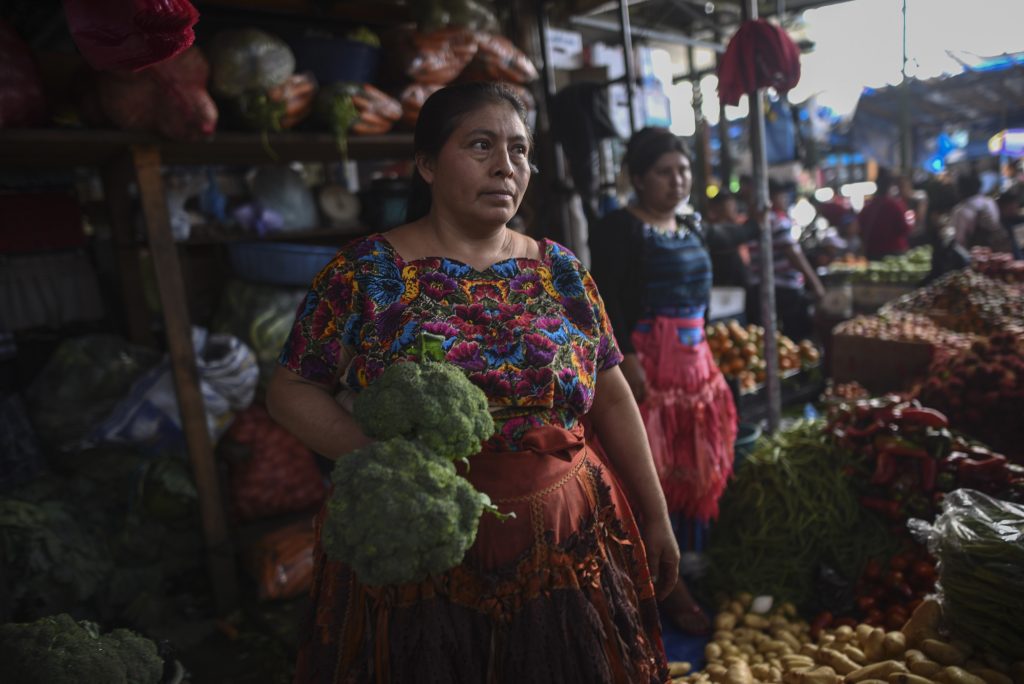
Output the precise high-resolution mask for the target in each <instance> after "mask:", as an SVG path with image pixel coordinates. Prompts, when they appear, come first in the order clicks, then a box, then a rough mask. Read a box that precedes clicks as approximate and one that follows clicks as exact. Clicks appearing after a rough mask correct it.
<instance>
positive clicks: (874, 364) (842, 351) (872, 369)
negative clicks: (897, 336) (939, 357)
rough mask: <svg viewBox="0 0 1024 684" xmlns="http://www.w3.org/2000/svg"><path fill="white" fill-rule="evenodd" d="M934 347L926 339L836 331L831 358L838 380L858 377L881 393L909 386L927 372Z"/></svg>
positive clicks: (848, 380)
mask: <svg viewBox="0 0 1024 684" xmlns="http://www.w3.org/2000/svg"><path fill="white" fill-rule="evenodd" d="M934 355H935V347H934V346H933V345H931V344H929V343H927V342H897V341H893V340H879V339H875V338H873V337H860V336H858V335H842V334H838V335H833V336H832V356H831V359H830V360H829V367H830V368H831V375H832V379H833V380H834V381H835V382H837V383H838V382H852V381H857V382H859V383H860V384H861V385H863V386H864V387H866V388H867V389H868V390H869V391H871V392H873V393H875V394H882V393H885V392H889V391H898V390H904V389H907V388H908V387H909V386H910V385H911V384H913V382H914V381H915V380H917V379H920V378H922V377H924V376H925V375H926V374H927V373H928V367H929V365H930V364H931V362H932V357H933V356H934Z"/></svg>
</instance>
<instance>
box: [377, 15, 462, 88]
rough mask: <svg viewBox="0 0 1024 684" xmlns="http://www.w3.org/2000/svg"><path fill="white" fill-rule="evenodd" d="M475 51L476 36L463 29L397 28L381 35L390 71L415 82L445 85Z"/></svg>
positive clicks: (460, 70)
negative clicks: (419, 29) (417, 29)
mask: <svg viewBox="0 0 1024 684" xmlns="http://www.w3.org/2000/svg"><path fill="white" fill-rule="evenodd" d="M476 51H477V36H476V34H475V33H474V32H473V31H470V30H468V29H465V28H457V27H453V28H443V29H439V30H437V31H431V32H429V33H420V32H418V31H414V30H409V29H398V30H396V31H392V32H391V33H389V34H387V35H385V36H384V50H383V52H382V54H383V55H384V58H385V59H386V60H387V62H388V63H387V65H388V66H389V67H390V68H391V70H392V71H395V72H397V73H398V74H400V75H402V76H404V77H406V78H409V79H412V80H413V81H415V82H417V83H431V84H435V85H448V84H449V83H451V82H452V81H454V80H455V79H456V78H458V76H459V74H461V73H462V70H463V69H465V68H466V65H467V64H469V63H470V62H471V61H472V60H473V56H474V55H475V54H476Z"/></svg>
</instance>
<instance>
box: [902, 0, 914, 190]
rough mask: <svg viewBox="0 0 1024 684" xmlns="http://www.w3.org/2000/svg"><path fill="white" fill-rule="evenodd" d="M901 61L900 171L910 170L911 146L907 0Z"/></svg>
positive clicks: (904, 3)
mask: <svg viewBox="0 0 1024 684" xmlns="http://www.w3.org/2000/svg"><path fill="white" fill-rule="evenodd" d="M902 14H903V63H902V66H901V67H900V73H901V74H902V75H903V80H902V81H900V168H901V169H902V173H904V174H906V173H908V172H909V171H910V167H911V164H912V163H913V162H912V155H913V152H912V146H911V136H912V135H913V133H912V132H911V127H910V81H909V80H908V79H907V0H903V7H902Z"/></svg>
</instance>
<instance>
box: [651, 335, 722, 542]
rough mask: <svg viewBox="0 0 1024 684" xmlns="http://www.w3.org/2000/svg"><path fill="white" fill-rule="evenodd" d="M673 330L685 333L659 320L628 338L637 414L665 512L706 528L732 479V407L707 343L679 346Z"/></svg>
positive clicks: (715, 514)
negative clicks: (643, 379)
mask: <svg viewBox="0 0 1024 684" xmlns="http://www.w3.org/2000/svg"><path fill="white" fill-rule="evenodd" d="M680 325H684V327H691V326H690V325H689V319H676V318H669V317H660V316H659V317H657V318H655V319H654V321H653V324H652V326H651V329H650V330H649V331H643V332H640V331H635V332H634V333H633V337H632V339H633V346H634V348H635V349H636V352H637V357H638V358H639V360H640V363H641V365H642V366H643V369H644V373H645V374H646V376H647V385H648V389H647V397H646V398H645V399H644V402H643V404H642V405H641V406H640V414H641V415H642V416H643V420H644V426H645V427H646V428H647V439H648V440H649V441H650V444H651V452H652V454H653V456H654V465H655V468H656V469H657V471H658V477H659V478H660V479H661V487H662V489H663V490H664V492H665V500H666V502H667V503H668V509H669V511H670V512H672V513H677V512H681V513H682V514H683V515H684V516H685V517H687V518H691V519H694V520H697V521H699V522H708V521H709V520H712V519H714V518H717V517H718V499H719V498H721V496H722V492H723V491H725V486H726V483H727V482H728V480H729V477H730V476H731V475H732V467H733V446H734V443H735V441H736V430H737V422H736V404H735V403H734V401H733V398H732V393H731V392H730V391H729V386H728V385H727V384H726V382H725V377H724V376H723V375H722V372H721V371H720V370H719V368H718V366H717V365H715V360H714V358H713V357H712V355H711V349H710V348H709V347H708V343H707V341H706V340H703V339H702V340H701V342H700V343H699V344H697V345H695V346H690V345H686V344H683V343H682V342H680V341H679V335H678V329H679V327H680Z"/></svg>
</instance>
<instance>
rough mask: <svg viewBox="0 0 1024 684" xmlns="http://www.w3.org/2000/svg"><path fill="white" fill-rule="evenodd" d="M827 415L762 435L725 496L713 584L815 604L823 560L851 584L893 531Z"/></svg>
mask: <svg viewBox="0 0 1024 684" xmlns="http://www.w3.org/2000/svg"><path fill="white" fill-rule="evenodd" d="M822 428H823V423H822V421H814V422H803V423H799V424H797V425H796V426H795V427H794V428H793V429H791V430H788V431H785V432H779V433H777V434H776V435H774V436H772V437H769V438H765V439H762V440H761V441H760V442H758V444H757V446H756V447H755V448H754V451H753V452H752V453H751V455H750V456H749V457H748V458H747V460H746V461H745V462H744V463H743V464H742V466H741V467H740V468H739V469H738V470H737V472H736V476H735V479H734V480H733V481H732V482H731V483H730V484H729V487H728V489H726V491H725V495H724V496H723V497H722V501H721V503H720V510H721V514H720V517H719V520H718V523H717V524H716V525H715V526H714V527H713V528H712V532H711V536H710V543H709V546H708V556H709V559H710V561H711V569H710V572H709V574H708V589H710V590H711V591H713V592H722V593H727V594H732V593H734V592H735V591H738V590H740V589H742V590H743V591H750V592H753V593H755V594H768V595H771V596H774V597H775V598H776V600H780V601H781V600H789V601H792V602H794V603H796V604H797V605H798V606H801V607H802V608H805V609H806V608H813V607H815V606H814V600H815V598H816V596H815V586H814V585H815V577H816V576H817V573H818V572H819V571H820V570H821V568H822V567H829V568H832V569H833V570H835V571H837V572H838V573H839V574H840V575H841V576H842V578H843V579H845V580H847V581H848V582H849V583H850V584H851V585H852V583H853V581H854V580H855V579H856V578H857V577H858V576H859V575H860V572H861V570H862V568H863V567H864V564H865V563H866V562H867V560H868V558H870V557H872V556H878V555H883V554H885V553H886V552H887V550H888V547H889V546H890V544H891V541H890V537H889V534H888V531H887V530H886V529H885V527H884V525H883V524H882V523H881V522H880V521H879V520H878V519H877V518H876V517H875V516H873V515H871V514H870V513H868V512H866V511H865V509H863V507H861V505H860V503H859V502H858V500H857V493H856V491H855V489H854V488H853V486H852V483H851V480H850V478H849V477H848V476H847V475H846V474H844V472H849V469H851V468H855V467H856V462H855V459H856V456H855V455H854V454H852V453H850V452H846V451H843V450H839V449H837V448H835V447H834V446H832V445H831V444H830V443H829V441H828V439H827V437H826V436H825V435H823V434H822V433H823V430H822Z"/></svg>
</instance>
